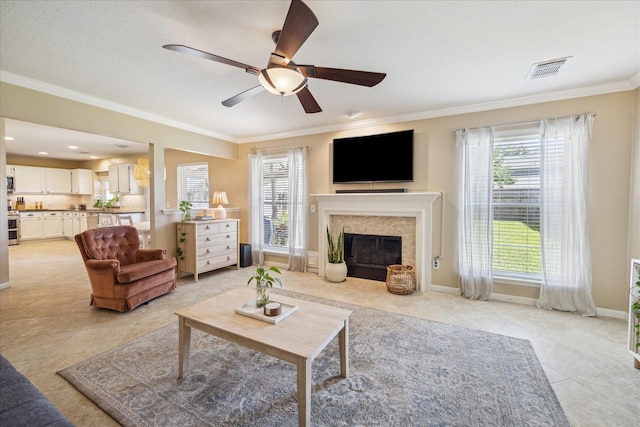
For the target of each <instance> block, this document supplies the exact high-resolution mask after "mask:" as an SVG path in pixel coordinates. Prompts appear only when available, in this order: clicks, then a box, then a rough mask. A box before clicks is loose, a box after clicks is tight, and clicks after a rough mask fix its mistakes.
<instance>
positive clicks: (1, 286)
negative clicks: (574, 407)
mask: <svg viewBox="0 0 640 427" xmlns="http://www.w3.org/2000/svg"><path fill="white" fill-rule="evenodd" d="M10 287H11V283H9V282H4V283H0V291H1V290H3V289H7V288H10Z"/></svg>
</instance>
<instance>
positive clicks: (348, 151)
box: [333, 129, 413, 184]
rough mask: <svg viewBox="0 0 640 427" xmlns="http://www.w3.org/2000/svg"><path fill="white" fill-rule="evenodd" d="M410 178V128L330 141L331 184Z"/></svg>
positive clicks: (411, 135)
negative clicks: (331, 149)
mask: <svg viewBox="0 0 640 427" xmlns="http://www.w3.org/2000/svg"><path fill="white" fill-rule="evenodd" d="M411 181H413V129H411V130H404V131H400V132H391V133H383V134H378V135H368V136H358V137H353V138H339V139H334V140H333V183H334V184H344V183H357V182H361V183H362V182H411Z"/></svg>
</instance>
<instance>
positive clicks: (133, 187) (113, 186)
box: [109, 165, 142, 194]
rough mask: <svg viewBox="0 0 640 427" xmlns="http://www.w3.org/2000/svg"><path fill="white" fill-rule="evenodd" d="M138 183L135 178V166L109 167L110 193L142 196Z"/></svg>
mask: <svg viewBox="0 0 640 427" xmlns="http://www.w3.org/2000/svg"><path fill="white" fill-rule="evenodd" d="M141 190H142V189H141V187H140V186H139V185H138V181H136V179H135V178H134V177H133V165H113V166H109V191H110V192H111V193H118V192H119V193H124V194H142V191H141Z"/></svg>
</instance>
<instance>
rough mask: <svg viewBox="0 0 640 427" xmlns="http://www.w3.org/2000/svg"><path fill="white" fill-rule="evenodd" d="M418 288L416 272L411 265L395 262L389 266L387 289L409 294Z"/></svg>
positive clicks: (400, 293)
mask: <svg viewBox="0 0 640 427" xmlns="http://www.w3.org/2000/svg"><path fill="white" fill-rule="evenodd" d="M415 290H416V272H415V269H414V268H413V266H411V265H399V264H394V265H390V266H389V267H387V291H389V292H391V293H392V294H397V295H409V294H411V293H413V291H415Z"/></svg>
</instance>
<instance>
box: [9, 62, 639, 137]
mask: <svg viewBox="0 0 640 427" xmlns="http://www.w3.org/2000/svg"><path fill="white" fill-rule="evenodd" d="M0 81H3V82H6V83H9V84H13V85H16V86H22V87H25V88H27V89H33V90H36V91H39V92H44V93H47V94H50V95H54V96H59V97H61V98H65V99H70V100H72V101H77V102H82V103H84V104H88V105H92V106H94V107H99V108H104V109H106V110H110V111H115V112H118V113H122V114H126V115H129V116H133V117H137V118H140V119H145V120H149V121H152V122H155V123H160V124H163V125H167V126H171V127H174V128H177V129H182V130H185V131H188V132H193V133H197V134H200V135H205V136H210V137H212V138H217V139H221V140H223V141H227V142H233V143H237V144H245V143H251V142H262V141H270V140H274V139H284V138H292V137H300V136H308V135H315V134H321V133H328V132H336V131H343V130H350V129H361V128H366V127H373V126H381V125H387V124H391V123H402V122H410V121H415V120H425V119H433V118H437V117H447V116H454V115H458V114H469V113H477V112H481V111H489V110H498V109H501V108H511V107H519V106H523V105H531V104H539V103H543V102H552V101H561V100H566V99H572V98H582V97H586V96H594V95H603V94H607V93H614V92H623V91H627V90H634V89H636V88H638V87H640V73H638V74H636V75H635V76H633V77H632V78H631V79H629V80H621V81H617V82H611V83H604V84H601V85H594V86H586V87H581V88H575V89H566V90H560V91H555V92H548V93H543V94H538V95H530V96H523V97H517V98H509V99H504V100H499V101H489V102H483V103H478V104H471V105H462V106H456V107H450V108H442V109H438V110H429V111H423V112H419V113H410V114H400V115H394V116H385V117H378V118H372V119H365V120H357V121H349V123H338V124H335V125H328V126H320V127H314V128H307V129H303V130H298V131H293V132H283V133H277V134H270V135H262V136H260V137H249V138H235V137H232V136H229V135H225V134H221V133H217V132H212V131H210V130H208V129H203V128H199V127H196V126H192V125H188V124H185V123H182V122H178V121H175V120H171V119H169V118H166V117H162V116H158V115H156V114H152V113H149V112H146V111H143V110H138V109H135V108H131V107H127V106H126V105H122V104H118V103H115V102H111V101H107V100H105V99H102V98H97V97H94V96H91V95H87V94H84V93H80V92H76V91H73V90H70V89H66V88H63V87H60V86H55V85H51V84H49V83H45V82H42V81H39V80H34V79H31V78H28V77H24V76H20V75H18V74H14V73H10V72H8V71H3V70H0Z"/></svg>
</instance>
